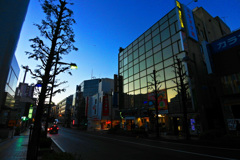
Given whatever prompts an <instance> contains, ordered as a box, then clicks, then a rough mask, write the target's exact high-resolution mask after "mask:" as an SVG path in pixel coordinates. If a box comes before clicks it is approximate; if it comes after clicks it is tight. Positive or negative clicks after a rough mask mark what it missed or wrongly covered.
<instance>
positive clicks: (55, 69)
mask: <svg viewBox="0 0 240 160" xmlns="http://www.w3.org/2000/svg"><path fill="white" fill-rule="evenodd" d="M58 60H59V57H58V55H57V59H56V63H55V67H54V72H53V80H52V87H51V91H50V97H49V104H48V111H47V119H46V123H45V132H46V136H47V129H48V122H49V115H50V111H51V103H52V94H53V87H54V82H55V77H56V72H57V65H58V64H63V65H69V66H70V68H71V69H77V65H76V64H75V63H64V62H58Z"/></svg>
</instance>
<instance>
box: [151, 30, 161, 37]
mask: <svg viewBox="0 0 240 160" xmlns="http://www.w3.org/2000/svg"><path fill="white" fill-rule="evenodd" d="M158 33H159V28H157V29H156V30H155V31H153V33H152V36H153V37H154V36H156V35H157V34H158Z"/></svg>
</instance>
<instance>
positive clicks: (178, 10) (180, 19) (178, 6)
mask: <svg viewBox="0 0 240 160" xmlns="http://www.w3.org/2000/svg"><path fill="white" fill-rule="evenodd" d="M176 10H177V14H178V24H179V30H181V29H184V24H183V16H182V7H181V4H180V3H179V2H178V1H176Z"/></svg>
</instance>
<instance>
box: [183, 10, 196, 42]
mask: <svg viewBox="0 0 240 160" xmlns="http://www.w3.org/2000/svg"><path fill="white" fill-rule="evenodd" d="M182 6H183V11H184V17H185V22H186V26H187V33H188V36H189V37H190V38H192V39H194V40H195V41H198V36H197V30H196V27H195V23H194V17H193V13H192V11H191V10H190V9H189V8H188V7H186V6H185V5H182Z"/></svg>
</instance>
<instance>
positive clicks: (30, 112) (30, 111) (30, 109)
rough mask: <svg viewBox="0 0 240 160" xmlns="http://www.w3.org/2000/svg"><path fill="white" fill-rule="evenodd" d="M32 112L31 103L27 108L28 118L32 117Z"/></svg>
mask: <svg viewBox="0 0 240 160" xmlns="http://www.w3.org/2000/svg"><path fill="white" fill-rule="evenodd" d="M32 113H33V107H32V104H31V107H30V108H29V112H28V118H30V119H31V118H32Z"/></svg>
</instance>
